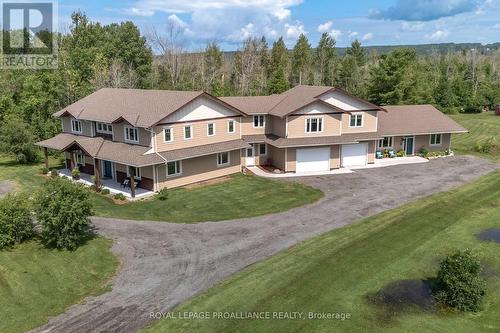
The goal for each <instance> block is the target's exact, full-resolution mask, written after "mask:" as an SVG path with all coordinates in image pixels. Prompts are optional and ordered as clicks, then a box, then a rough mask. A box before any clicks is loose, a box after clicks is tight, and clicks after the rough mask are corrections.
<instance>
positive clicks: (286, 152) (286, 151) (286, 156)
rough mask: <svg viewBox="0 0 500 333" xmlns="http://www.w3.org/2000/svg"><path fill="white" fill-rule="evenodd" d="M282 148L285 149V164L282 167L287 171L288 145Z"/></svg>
mask: <svg viewBox="0 0 500 333" xmlns="http://www.w3.org/2000/svg"><path fill="white" fill-rule="evenodd" d="M284 149H285V165H284V166H285V167H284V169H285V170H284V171H285V172H287V171H288V170H287V166H288V163H287V162H288V147H285V148H284ZM295 160H297V150H295ZM295 167H297V166H295Z"/></svg>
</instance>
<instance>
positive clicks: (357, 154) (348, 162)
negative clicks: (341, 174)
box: [342, 143, 368, 168]
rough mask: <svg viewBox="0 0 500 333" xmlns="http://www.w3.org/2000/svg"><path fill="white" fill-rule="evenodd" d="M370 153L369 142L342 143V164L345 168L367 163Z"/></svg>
mask: <svg viewBox="0 0 500 333" xmlns="http://www.w3.org/2000/svg"><path fill="white" fill-rule="evenodd" d="M367 155H368V144H367V143H356V144H351V145H342V166H343V167H344V168H348V167H354V166H362V165H366V162H367Z"/></svg>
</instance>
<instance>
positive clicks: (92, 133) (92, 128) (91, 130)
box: [90, 121, 96, 137]
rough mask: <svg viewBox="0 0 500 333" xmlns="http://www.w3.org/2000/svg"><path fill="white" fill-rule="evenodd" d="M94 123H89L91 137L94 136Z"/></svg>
mask: <svg viewBox="0 0 500 333" xmlns="http://www.w3.org/2000/svg"><path fill="white" fill-rule="evenodd" d="M95 126H96V125H95V122H93V121H91V122H90V134H91V136H92V137H94V136H96V127H95Z"/></svg>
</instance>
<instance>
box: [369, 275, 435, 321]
mask: <svg viewBox="0 0 500 333" xmlns="http://www.w3.org/2000/svg"><path fill="white" fill-rule="evenodd" d="M368 300H369V301H370V303H372V304H373V305H375V306H377V307H378V308H379V309H380V310H381V315H382V317H383V319H385V321H390V320H392V319H393V318H395V317H397V316H398V315H400V314H401V313H402V312H408V311H412V310H417V311H418V310H420V311H424V312H430V313H434V312H436V311H437V306H436V303H435V301H434V298H433V297H432V295H431V289H430V286H429V283H428V282H427V281H423V280H399V281H394V282H391V283H389V284H387V285H386V286H385V287H383V288H382V289H380V290H379V291H378V292H376V293H373V294H370V295H368Z"/></svg>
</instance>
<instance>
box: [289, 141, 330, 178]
mask: <svg viewBox="0 0 500 333" xmlns="http://www.w3.org/2000/svg"><path fill="white" fill-rule="evenodd" d="M328 170H330V147H322V148H302V149H297V165H296V171H297V172H311V171H328Z"/></svg>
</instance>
